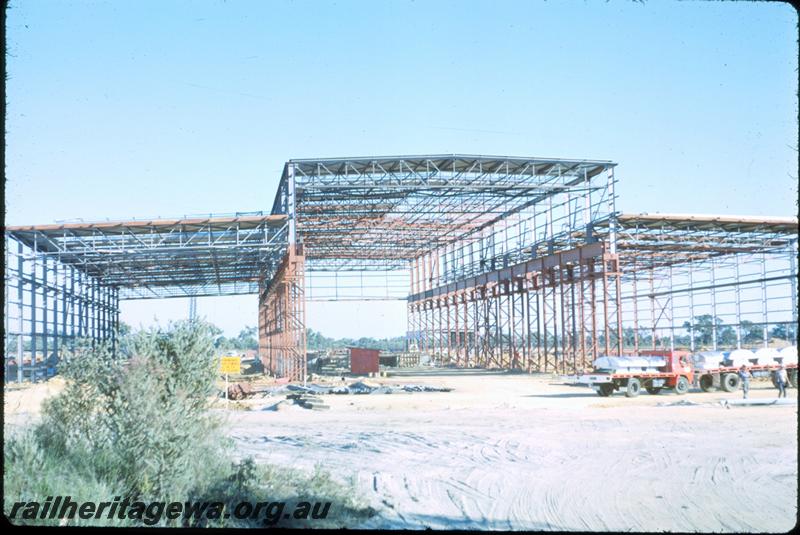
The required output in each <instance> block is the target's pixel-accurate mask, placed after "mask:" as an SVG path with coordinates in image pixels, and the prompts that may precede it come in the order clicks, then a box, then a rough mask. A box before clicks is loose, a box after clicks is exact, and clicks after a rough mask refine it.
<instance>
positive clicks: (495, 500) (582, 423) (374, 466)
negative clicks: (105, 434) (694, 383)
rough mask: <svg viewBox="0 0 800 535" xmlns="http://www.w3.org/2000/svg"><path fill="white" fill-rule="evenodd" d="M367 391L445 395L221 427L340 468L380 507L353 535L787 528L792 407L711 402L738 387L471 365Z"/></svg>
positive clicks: (244, 418)
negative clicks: (614, 382)
mask: <svg viewBox="0 0 800 535" xmlns="http://www.w3.org/2000/svg"><path fill="white" fill-rule="evenodd" d="M380 382H388V383H397V382H415V383H427V384H435V385H439V386H448V387H452V388H453V389H454V391H453V392H449V393H413V394H392V395H360V396H353V395H350V396H326V397H325V398H324V399H325V400H326V402H327V403H329V404H330V405H331V409H330V410H329V411H327V412H317V411H309V410H306V409H302V408H299V407H292V408H291V409H288V410H282V411H271V410H264V408H266V407H260V406H259V405H258V404H256V405H254V407H253V408H254V410H252V411H231V412H230V416H229V422H230V426H231V434H232V436H233V437H234V438H235V440H236V442H237V444H238V448H239V452H240V454H242V455H253V456H254V457H256V458H257V459H260V460H263V461H267V462H272V463H280V464H289V465H292V466H297V467H303V468H308V469H310V468H312V467H313V466H314V465H315V464H316V463H319V464H321V465H322V466H323V467H325V468H326V469H328V470H330V471H331V472H333V473H334V474H336V475H337V476H338V477H340V478H342V479H343V480H344V479H346V478H347V477H348V476H350V475H354V476H355V477H356V479H357V481H358V488H359V490H360V491H361V492H362V493H363V494H365V495H366V496H367V497H368V499H369V500H370V502H371V505H372V506H373V507H375V508H376V509H378V510H379V511H380V514H379V515H378V516H377V517H375V518H373V519H371V520H369V521H368V522H367V523H366V524H363V525H361V526H357V527H363V528H408V529H419V528H424V527H431V528H444V529H447V528H450V529H452V528H460V529H515V530H516V529H534V530H538V529H543V530H592V531H595V530H613V531H628V530H634V531H664V530H669V531H726V532H739V531H787V530H789V529H790V528H792V527H793V526H794V525H795V523H796V516H797V509H796V504H797V407H796V403H795V404H792V405H789V406H786V405H784V406H767V407H733V408H729V409H726V408H724V407H722V406H721V405H720V404H719V403H718V401H719V400H721V399H739V398H741V394H740V393H738V394H727V393H702V392H699V391H697V392H694V391H693V392H690V393H689V394H687V395H685V396H677V395H675V394H667V393H662V394H660V395H657V396H650V395H647V394H644V395H642V396H640V397H638V398H636V399H628V398H625V397H624V396H623V395H621V394H615V395H614V396H613V397H611V398H601V397H599V396H598V395H597V394H595V393H594V392H593V391H592V390H589V389H586V388H577V387H570V386H564V385H559V384H555V383H556V381H555V380H554V379H553V378H551V377H543V376H539V377H531V376H527V375H506V374H503V375H498V374H491V373H475V372H470V371H464V372H461V373H458V372H456V373H450V374H446V375H437V374H420V375H415V376H407V377H402V378H390V379H389V380H380ZM752 386H753V389H752V391H751V398H774V397H775V394H776V390H775V389H774V388H772V387H771V385H769V383H761V382H754V383H753V385H752ZM790 395H791V396H792V399H794V400H795V402H796V400H797V391H796V390H790ZM265 401H267V400H262V401H261V403H264V402H265ZM676 402H678V403H681V402H693V403H697V405H689V406H686V405H672V406H670V404H672V403H676ZM352 527H356V526H352Z"/></svg>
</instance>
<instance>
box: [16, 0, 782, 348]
mask: <svg viewBox="0 0 800 535" xmlns="http://www.w3.org/2000/svg"><path fill="white" fill-rule="evenodd" d="M796 28H797V13H796V12H795V11H794V9H793V8H791V7H790V6H789V5H788V4H782V3H772V2H770V3H767V2H763V3H762V2H684V3H677V2H667V1H660V2H647V3H645V4H644V5H642V4H638V3H628V2H608V3H606V2H599V1H595V2H593V1H589V2H569V1H564V2H546V3H545V2H537V1H533V0H529V1H522V2H511V1H497V2H489V1H483V2H445V1H426V2H421V1H416V2H405V1H404V2H399V1H391V2H390V1H387V2H348V1H342V0H338V1H336V2H321V1H320V2H312V1H304V2H303V1H298V2H278V1H275V2H263V1H259V2H245V1H232V0H231V1H192V2H180V1H168V2H147V1H142V2H127V1H117V2H66V1H64V2H55V1H26V2H19V1H17V2H12V5H11V9H10V10H9V11H8V21H7V33H8V47H9V53H10V54H11V56H10V57H8V73H9V80H8V83H7V93H8V96H7V99H8V111H7V113H8V115H7V122H6V131H7V153H6V158H7V168H6V176H7V179H8V180H7V183H6V210H7V214H6V221H7V223H9V224H23V223H50V222H53V221H56V220H64V219H71V218H76V217H82V218H83V219H84V220H92V219H105V218H111V219H124V218H130V217H137V218H138V217H149V216H158V215H161V216H174V215H183V214H196V213H210V212H216V213H219V212H234V211H248V210H268V209H269V208H270V207H271V204H272V199H273V197H274V192H275V187H276V185H277V181H278V178H279V175H280V171H281V169H282V166H283V163H284V162H285V161H286V160H287V159H289V158H303V157H330V156H361V155H387V154H426V153H452V152H456V153H478V154H499V155H520V156H543V157H565V158H598V159H611V160H615V161H617V162H619V167H618V168H617V177H618V178H619V180H620V183H619V186H618V193H619V196H620V199H619V205H618V207H619V209H621V210H623V211H627V212H656V211H659V212H681V213H684V212H689V213H691V212H695V213H722V214H744V215H793V214H795V213H796V212H797V207H796V199H797V158H798V155H797V128H798V125H797V113H798V111H797V97H796V93H797V76H798V73H797V54H798V51H797V29H796ZM255 307H256V305H255V298H253V297H250V296H247V297H238V298H229V299H228V298H214V299H202V300H201V301H200V306H199V311H200V313H201V314H203V315H206V316H207V317H209V319H211V320H212V321H216V322H217V323H218V324H219V325H220V326H222V327H223V328H225V329H226V331H228V332H230V333H232V334H235V332H237V331H238V329H239V328H240V327H241V326H243V325H245V324H250V325H252V324H254V322H255ZM187 312H188V306H187V305H186V303H185V301H183V300H173V301H172V302H153V301H139V302H130V303H125V305H124V307H123V319H125V320H126V321H129V322H131V323H133V324H139V323H144V324H146V323H148V322H150V321H151V320H152V318H153V316H157V317H158V318H159V319H160V320H161V321H162V322H164V321H166V320H168V319H170V318H178V317H182V316H185V315H186V314H187ZM308 314H309V318H308V323H309V325H310V326H311V327H312V328H315V329H318V330H322V331H323V332H324V333H326V334H330V335H336V336H361V335H373V336H384V335H386V336H388V335H399V334H401V333H402V332H403V331H404V328H405V313H404V308H403V305H402V304H401V303H395V304H393V305H391V306H387V305H379V304H374V303H373V304H361V305H358V304H353V303H345V304H312V305H311V306H310V308H309V311H308ZM344 317H346V318H347V319H348V321H343V320H342V318H344ZM354 319H355V321H354Z"/></svg>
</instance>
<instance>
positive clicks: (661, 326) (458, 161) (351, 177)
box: [5, 155, 798, 381]
mask: <svg viewBox="0 0 800 535" xmlns="http://www.w3.org/2000/svg"><path fill="white" fill-rule="evenodd" d="M616 166H617V164H616V163H614V162H611V161H607V160H570V159H553V158H518V157H504V156H470V155H431V156H399V157H368V158H330V159H299V160H290V161H288V162H287V163H286V164H285V166H284V169H283V173H282V175H281V177H280V181H279V185H278V189H277V193H276V196H275V199H274V202H273V206H272V210H271V212H270V213H269V214H265V213H262V212H256V213H246V214H234V215H232V216H231V215H227V216H214V215H210V216H209V217H193V218H189V217H184V218H180V219H174V220H164V219H157V220H148V221H142V220H140V221H135V220H134V221H127V222H102V223H70V224H61V225H38V226H28V227H8V228H6V229H5V237H6V289H7V291H6V300H5V307H6V309H5V310H6V316H5V318H6V322H5V327H6V357H7V358H6V362H7V363H8V362H9V356H10V355H11V356H13V357H14V358H16V359H17V361H18V362H23V363H24V362H26V361H25V360H24V357H25V356H26V353H25V351H30V353H29V354H30V355H34V356H35V355H37V354H38V353H39V351H40V349H42V351H43V353H42V355H43V356H44V358H45V359H46V358H47V354H48V352H50V351H51V350H55V354H56V357H57V352H58V350H59V348H62V347H64V345H67V344H69V343H71V342H70V341H71V340H74V339H75V338H76V337H84V336H87V337H90V338H92V339H98V340H101V339H106V340H107V339H110V340H112V342H113V341H114V340H115V337H116V336H117V334H116V333H117V326H118V321H119V320H118V316H119V306H118V303H119V300H121V299H148V298H164V297H197V296H205V295H236V294H257V295H258V320H259V328H258V332H259V352H260V356H261V358H262V360H263V362H264V364H265V368H266V369H268V370H269V371H270V372H271V373H272V374H273V375H275V376H276V377H280V378H283V379H285V380H291V381H297V380H303V379H304V378H305V375H306V323H305V309H306V308H305V305H306V302H307V301H313V300H371V299H378V300H395V301H405V303H406V307H407V313H408V325H407V329H406V337H407V341H408V345H409V347H416V348H418V349H419V350H420V351H421V352H422V353H424V354H427V355H429V356H430V357H431V358H432V359H433V360H434V361H435V362H437V363H438V364H440V365H453V366H459V367H474V366H479V367H490V368H503V369H518V370H524V371H528V372H558V373H569V372H571V371H577V370H582V369H585V368H587V367H589V366H590V365H591V363H592V361H593V360H594V359H595V358H597V357H598V356H600V355H615V354H626V353H636V352H638V351H640V350H643V349H654V348H669V349H678V348H681V349H683V348H685V349H689V350H691V351H700V350H706V349H711V350H714V349H716V350H724V349H727V348H735V347H757V346H766V345H776V344H778V345H780V344H796V341H797V327H796V323H797V297H796V296H797V267H796V260H797V234H798V223H797V219H796V218H777V217H764V218H752V217H751V218H748V217H726V216H713V215H686V214H622V213H619V211H618V210H617V207H616V200H617V193H616V190H617V178H616V176H615V170H616ZM73 281H74V282H73ZM56 318H58V321H56ZM64 318H66V319H64ZM73 319H74V323H75V327H74V328H73ZM26 348H27V349H26ZM36 362H37V360H36V358H32V359H29V363H28V364H26V365H27V366H28V368H27V369H28V370H29V372H28V373H30V374H32V375H31V377H34V375H35V374H34V371H33V369H35V368H36V367H37V364H36ZM23 367H24V366H23ZM23 367H21V369H22V368H23ZM22 375H23V373H22V372H20V373H19V374H18V379H21V378H22ZM7 377H8V374H7Z"/></svg>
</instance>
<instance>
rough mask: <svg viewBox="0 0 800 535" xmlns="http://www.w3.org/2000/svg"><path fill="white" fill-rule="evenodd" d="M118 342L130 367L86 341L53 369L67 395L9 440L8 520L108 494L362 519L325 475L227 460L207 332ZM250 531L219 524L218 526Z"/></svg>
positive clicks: (152, 334) (185, 329)
mask: <svg viewBox="0 0 800 535" xmlns="http://www.w3.org/2000/svg"><path fill="white" fill-rule="evenodd" d="M127 343H128V347H129V348H130V357H129V358H115V357H114V355H113V353H112V351H111V349H110V348H109V347H108V346H106V345H103V344H96V345H94V347H93V346H92V345H91V344H89V343H87V342H84V343H81V344H79V345H78V346H77V348H76V349H75V350H74V351H73V352H72V353H71V354H69V355H66V356H65V358H64V359H63V361H62V365H61V370H60V371H61V374H62V376H63V377H64V378H65V379H66V387H65V389H64V390H63V391H62V392H61V393H60V394H59V395H58V396H56V397H54V398H52V399H50V400H48V401H46V403H45V405H44V407H43V413H42V414H43V417H42V421H41V423H40V424H39V425H37V426H35V427H34V428H33V429H31V430H28V431H25V432H22V433H20V434H18V435H16V436H14V437H11V438H10V439H7V441H6V445H5V451H4V458H5V468H6V474H5V477H4V486H5V493H4V495H5V503H4V507H5V510H6V513H7V514H8V511H9V509H10V505H11V504H13V503H14V502H19V501H26V502H27V501H40V502H41V501H43V500H44V498H45V497H47V496H59V495H60V496H71V497H72V499H73V500H76V501H77V500H80V501H96V502H101V501H108V500H110V499H112V498H114V497H116V496H121V497H130V498H131V499H135V500H141V501H145V502H148V501H165V502H173V501H181V502H184V501H188V500H191V501H219V502H223V503H226V504H234V503H238V502H239V501H251V502H253V503H255V502H259V501H276V500H281V499H283V500H285V501H292V500H293V499H302V500H305V501H317V500H320V501H332V502H335V506H334V507H333V508H332V510H331V513H330V514H329V517H328V518H329V521H330V522H340V521H341V520H342V519H344V518H351V517H352V518H357V517H362V516H364V515H367V514H370V511H369V510H368V509H365V508H364V507H363V506H361V504H359V503H357V501H356V500H355V499H354V498H353V496H354V494H355V493H354V492H353V489H352V488H344V487H341V486H338V485H336V484H334V483H333V482H331V481H330V480H329V478H327V475H323V474H320V473H317V474H314V475H313V476H311V477H306V476H304V475H303V474H300V473H298V472H295V471H292V470H286V469H280V468H276V467H264V466H261V465H258V464H256V463H254V462H253V461H252V460H251V459H245V460H243V461H241V462H239V463H231V462H230V461H227V460H226V459H228V458H229V457H230V453H231V442H230V441H228V440H226V439H225V438H224V437H223V434H222V433H221V432H220V425H221V422H220V420H219V418H217V417H216V416H215V415H214V414H213V413H212V412H210V411H209V410H208V409H209V401H210V399H212V396H213V394H214V392H215V388H216V384H215V382H216V378H217V371H216V360H215V356H214V346H213V338H212V335H211V330H210V328H209V325H208V324H205V323H202V322H181V323H177V324H174V325H170V327H169V328H168V330H167V331H160V330H152V329H151V330H148V331H140V332H138V333H136V334H133V335H130V339H129V340H127ZM298 496H300V498H298ZM326 497H327V498H326ZM16 521H19V520H16ZM57 522H58V521H57V520H52V521H46V520H41V521H35V523H40V524H48V523H50V524H52V523H57ZM170 522H171V523H173V524H176V523H184V524H185V522H183V521H182V520H177V521H175V520H173V521H167V520H166V519H165V520H162V521H161V524H164V525H168V524H169V523H170ZM259 522H260V521H259V520H252V521H250V520H246V521H236V522H234V521H228V520H226V519H220V520H219V521H218V522H217V523H216V524H215V525H253V524H254V525H261V524H259ZM70 523H72V524H89V525H98V524H101V525H130V524H131V523H136V521H129V520H127V519H125V520H118V519H114V520H104V519H98V520H94V519H93V520H77V519H76V520H72V521H70ZM191 523H196V524H200V525H205V524H207V523H208V522H207V521H205V520H197V521H192V522H191ZM314 525H315V526H320V527H321V526H322V525H323V524H320V523H316V522H315V524H314ZM336 525H338V524H336Z"/></svg>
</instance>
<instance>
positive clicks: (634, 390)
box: [625, 377, 642, 398]
mask: <svg viewBox="0 0 800 535" xmlns="http://www.w3.org/2000/svg"><path fill="white" fill-rule="evenodd" d="M641 390H642V383H641V382H639V379H637V378H635V377H633V378H631V379H628V386H627V387H626V388H625V397H627V398H635V397H636V396H638V395H639V392H640V391H641Z"/></svg>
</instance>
